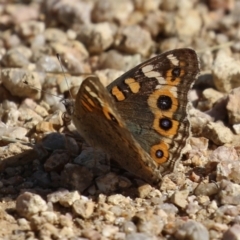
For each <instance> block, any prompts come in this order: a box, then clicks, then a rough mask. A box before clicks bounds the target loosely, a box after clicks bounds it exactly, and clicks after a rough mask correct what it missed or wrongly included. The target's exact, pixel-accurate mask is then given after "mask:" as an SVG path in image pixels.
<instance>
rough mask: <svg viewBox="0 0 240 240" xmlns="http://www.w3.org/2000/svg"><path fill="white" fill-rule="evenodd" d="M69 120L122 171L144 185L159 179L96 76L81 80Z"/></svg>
mask: <svg viewBox="0 0 240 240" xmlns="http://www.w3.org/2000/svg"><path fill="white" fill-rule="evenodd" d="M72 119H73V122H74V124H75V126H76V128H77V130H78V131H79V133H80V134H81V136H82V137H83V138H84V139H85V140H86V141H87V143H88V144H90V145H91V146H93V147H97V148H100V149H102V150H103V151H105V152H106V153H108V154H109V155H110V156H111V157H112V158H113V159H114V160H116V161H117V162H118V163H119V164H120V165H121V166H122V167H123V168H125V169H126V170H128V171H129V172H132V173H133V174H135V175H138V176H139V177H141V178H143V179H145V180H146V181H148V182H156V181H158V180H160V179H161V175H160V173H159V171H158V168H157V165H156V163H155V162H153V161H152V159H151V157H150V156H149V154H148V153H147V152H145V150H144V149H143V148H142V147H141V146H140V145H139V143H138V142H137V141H136V140H135V139H134V137H133V136H132V134H131V132H130V131H129V130H128V129H127V127H126V125H125V123H124V120H123V119H122V117H121V115H120V114H119V113H118V111H117V107H116V103H115V102H114V100H113V98H112V97H111V96H110V94H109V92H108V91H107V89H106V88H105V87H104V86H103V85H102V83H101V82H100V81H99V79H98V78H97V77H88V78H87V79H85V80H84V81H83V83H82V85H81V87H80V89H79V91H78V94H77V97H76V101H75V105H74V111H73V114H72ZM154 169H155V170H154Z"/></svg>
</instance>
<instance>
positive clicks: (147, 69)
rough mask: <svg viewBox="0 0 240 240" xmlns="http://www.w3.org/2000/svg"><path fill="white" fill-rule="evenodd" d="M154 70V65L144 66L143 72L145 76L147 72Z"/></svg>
mask: <svg viewBox="0 0 240 240" xmlns="http://www.w3.org/2000/svg"><path fill="white" fill-rule="evenodd" d="M152 70H153V65H151V64H150V65H147V66H144V67H143V68H142V72H143V73H144V74H145V73H147V72H150V71H152Z"/></svg>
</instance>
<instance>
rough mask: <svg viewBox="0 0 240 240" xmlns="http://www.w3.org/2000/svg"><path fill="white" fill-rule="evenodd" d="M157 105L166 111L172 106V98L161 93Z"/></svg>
mask: <svg viewBox="0 0 240 240" xmlns="http://www.w3.org/2000/svg"><path fill="white" fill-rule="evenodd" d="M157 106H158V108H159V109H161V110H165V111H166V110H168V109H170V108H171V107H172V99H171V98H170V97H169V96H166V95H161V96H160V97H159V98H158V100H157Z"/></svg>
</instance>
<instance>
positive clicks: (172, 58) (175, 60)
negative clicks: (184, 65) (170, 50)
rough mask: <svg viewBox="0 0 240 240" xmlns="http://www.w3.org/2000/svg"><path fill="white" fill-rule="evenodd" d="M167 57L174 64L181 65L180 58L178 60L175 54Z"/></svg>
mask: <svg viewBox="0 0 240 240" xmlns="http://www.w3.org/2000/svg"><path fill="white" fill-rule="evenodd" d="M167 58H168V59H169V60H170V62H171V63H172V64H173V65H174V66H178V65H179V60H178V59H177V58H176V57H175V56H174V55H173V54H169V55H167Z"/></svg>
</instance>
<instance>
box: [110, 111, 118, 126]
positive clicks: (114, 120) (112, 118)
mask: <svg viewBox="0 0 240 240" xmlns="http://www.w3.org/2000/svg"><path fill="white" fill-rule="evenodd" d="M109 116H110V118H111V120H112V121H113V122H115V123H117V124H118V121H117V119H116V118H115V117H114V116H113V115H112V114H111V113H109Z"/></svg>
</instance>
